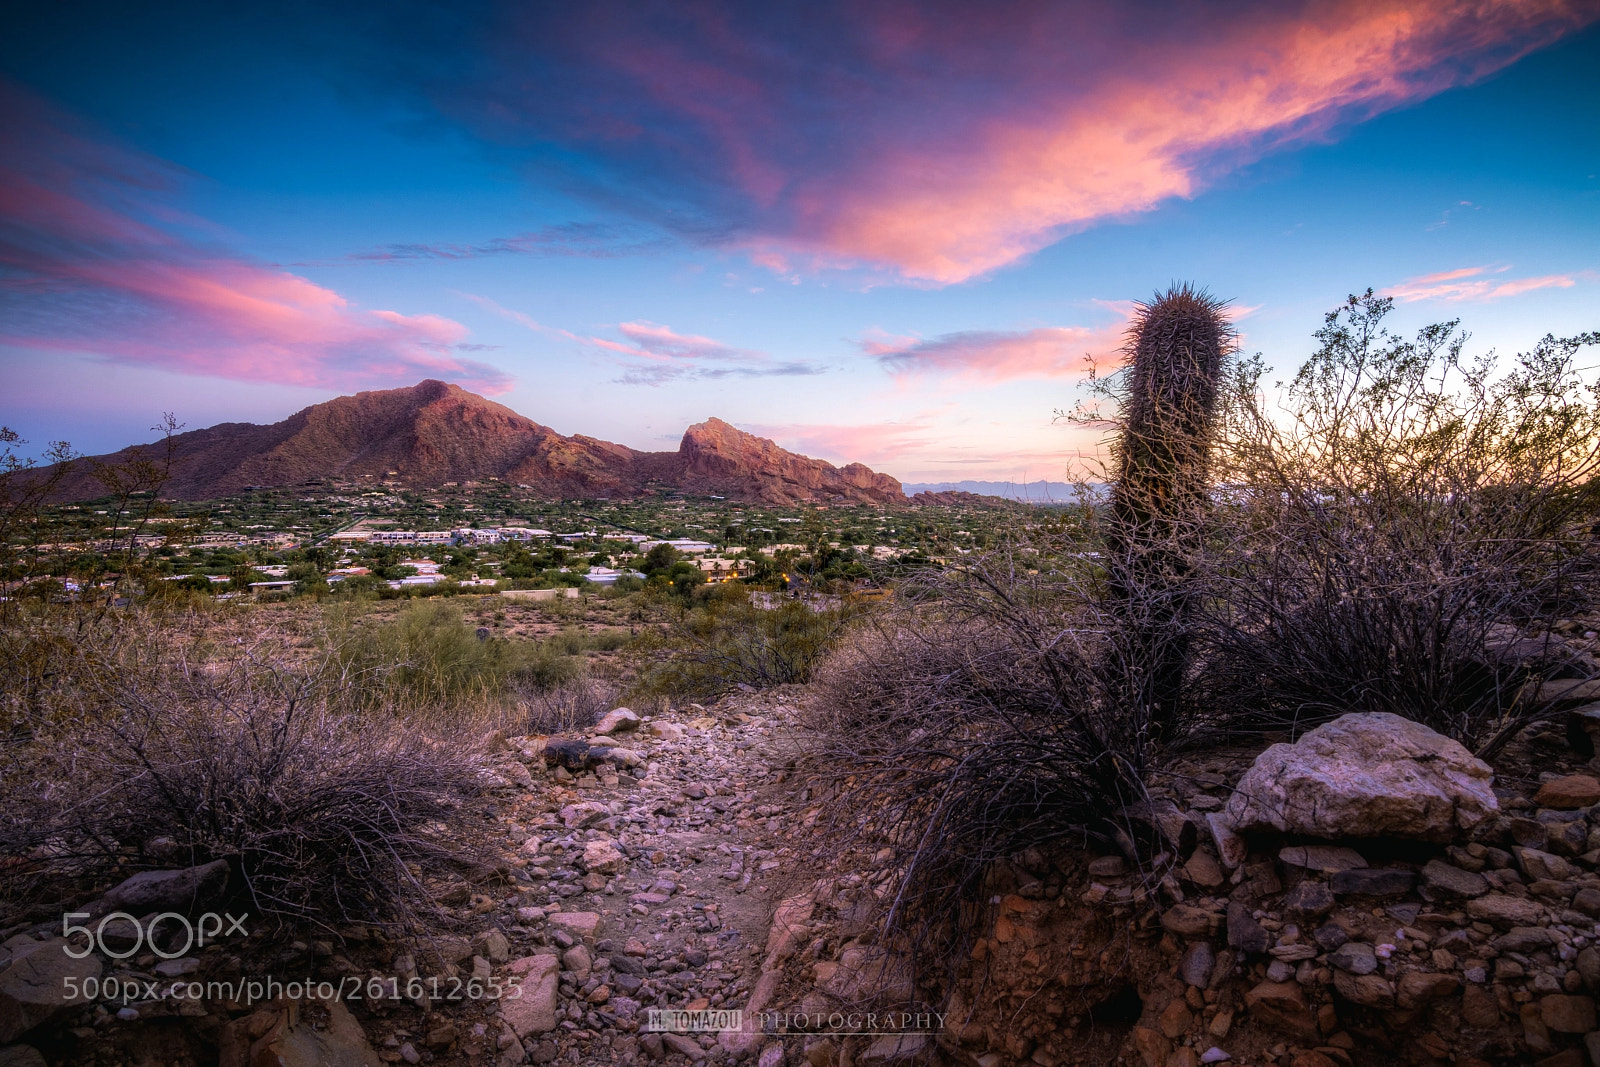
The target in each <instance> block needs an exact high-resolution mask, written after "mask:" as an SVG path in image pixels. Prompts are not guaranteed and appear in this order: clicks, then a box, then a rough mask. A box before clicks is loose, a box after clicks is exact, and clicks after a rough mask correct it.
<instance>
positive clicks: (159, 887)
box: [94, 860, 228, 915]
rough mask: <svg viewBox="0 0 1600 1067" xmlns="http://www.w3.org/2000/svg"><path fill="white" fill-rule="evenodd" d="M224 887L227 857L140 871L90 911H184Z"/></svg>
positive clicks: (214, 897)
mask: <svg viewBox="0 0 1600 1067" xmlns="http://www.w3.org/2000/svg"><path fill="white" fill-rule="evenodd" d="M227 887H228V861H227V860H216V861H214V862H212V863H207V864H205V865H203V866H200V867H188V868H185V869H183V870H181V871H141V872H139V873H138V874H136V875H134V876H133V877H132V878H129V879H128V880H127V881H125V882H122V883H121V884H120V885H118V886H117V887H116V888H114V889H112V890H111V892H109V893H107V894H106V895H105V897H104V899H102V900H101V901H100V902H99V906H98V907H96V908H94V911H95V912H96V913H97V914H106V913H109V912H113V911H126V912H130V913H132V914H134V915H146V914H148V913H150V912H161V911H177V912H183V913H184V914H188V913H189V912H190V911H191V910H194V909H196V908H200V907H202V906H203V905H205V904H207V903H209V902H210V901H213V900H216V899H217V898H218V897H219V896H221V895H222V892H223V890H225V889H226V888H227Z"/></svg>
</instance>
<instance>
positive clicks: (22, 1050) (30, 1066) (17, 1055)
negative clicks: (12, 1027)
mask: <svg viewBox="0 0 1600 1067" xmlns="http://www.w3.org/2000/svg"><path fill="white" fill-rule="evenodd" d="M0 1067H45V1062H44V1057H43V1056H42V1055H40V1054H39V1050H38V1049H36V1048H34V1047H33V1046H32V1045H7V1046H6V1047H5V1048H0Z"/></svg>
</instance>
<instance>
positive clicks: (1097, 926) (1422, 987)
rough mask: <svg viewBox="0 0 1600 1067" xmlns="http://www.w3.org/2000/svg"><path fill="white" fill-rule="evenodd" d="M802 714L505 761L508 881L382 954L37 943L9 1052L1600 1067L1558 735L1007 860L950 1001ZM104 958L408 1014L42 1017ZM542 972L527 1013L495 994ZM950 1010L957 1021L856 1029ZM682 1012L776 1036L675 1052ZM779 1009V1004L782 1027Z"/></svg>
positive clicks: (1287, 760)
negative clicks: (58, 985)
mask: <svg viewBox="0 0 1600 1067" xmlns="http://www.w3.org/2000/svg"><path fill="white" fill-rule="evenodd" d="M803 698H804V691H803V690H798V689H779V690H773V691H768V692H766V693H761V694H736V695H735V696H734V697H732V698H730V699H728V700H726V701H724V702H722V703H720V704H718V705H715V706H713V707H711V708H702V707H699V706H689V707H686V708H682V709H676V710H671V711H666V712H663V713H662V714H659V715H655V716H651V717H648V718H646V719H645V721H642V722H638V721H635V720H636V718H637V717H636V716H633V715H632V714H631V713H626V712H615V713H613V714H612V715H611V716H608V717H607V720H606V721H604V722H603V723H602V724H601V725H600V726H599V727H598V728H597V729H596V730H595V731H594V732H593V733H592V735H590V736H585V737H558V738H548V739H547V738H539V737H509V738H497V739H495V743H494V747H495V749H496V751H495V754H494V756H493V757H492V760H491V770H490V772H489V775H490V777H489V781H488V785H489V791H488V793H487V798H488V799H487V800H486V803H485V805H484V807H483V810H482V813H481V814H482V817H483V818H484V819H485V820H486V823H487V825H489V826H491V827H492V828H493V832H494V834H495V835H497V837H498V839H499V840H500V842H501V847H500V850H499V854H498V855H497V856H494V857H491V860H492V862H490V863H489V864H488V865H486V866H484V867H482V868H480V869H477V870H473V871H465V872H463V875H462V877H461V878H459V879H453V880H449V881H444V882H437V883H429V884H428V885H427V886H426V888H427V890H428V892H429V894H430V895H431V896H432V898H433V899H434V900H436V901H437V902H439V903H441V904H442V905H444V906H445V907H447V908H448V909H450V912H451V914H452V915H453V916H454V926H453V927H451V928H449V929H445V928H443V927H441V930H440V932H439V933H437V934H436V935H435V936H432V937H428V938H422V939H419V940H414V941H408V942H404V943H401V942H393V941H390V940H387V939H385V938H383V937H381V936H379V935H378V934H376V933H375V932H373V931H369V930H362V929H359V928H352V929H349V930H346V931H342V933H343V935H344V936H343V939H342V940H340V939H334V938H329V939H327V940H319V939H309V940H308V941H303V942H295V943H293V944H290V945H282V944H277V943H274V944H271V945H268V944H267V943H266V942H264V941H262V940H261V939H259V938H252V939H249V940H246V941H243V942H238V943H233V942H229V941H227V940H226V939H224V940H223V941H222V943H220V944H218V945H215V946H208V947H207V948H206V949H205V950H203V951H201V952H199V953H197V954H194V955H193V956H192V957H190V958H186V959H180V960H173V961H162V960H159V959H158V958H157V957H155V956H154V955H150V954H148V953H147V954H144V955H137V954H136V955H133V956H131V957H130V958H128V959H126V960H122V961H120V962H118V961H113V960H108V959H107V960H102V959H100V958H98V957H90V958H89V959H88V960H84V961H70V960H68V958H67V957H66V956H65V955H64V954H62V953H60V952H59V951H55V950H57V949H59V948H60V941H59V939H58V938H55V937H53V936H52V931H48V930H42V929H41V930H32V929H30V930H25V931H12V932H11V933H10V936H9V937H8V938H7V939H6V940H5V941H4V943H3V944H0V1041H12V1042H17V1043H15V1044H12V1045H9V1046H6V1047H4V1048H0V1065H32V1067H37V1065H38V1064H40V1063H42V1062H47V1063H50V1064H67V1063H71V1064H80V1063H81V1064H95V1065H107V1067H109V1065H113V1064H117V1065H122V1064H128V1065H132V1064H152V1065H154V1064H204V1063H213V1062H221V1063H224V1064H229V1065H234V1064H238V1065H246V1064H248V1065H250V1067H258V1065H284V1067H300V1065H310V1064H324V1063H333V1064H344V1063H349V1064H369V1065H376V1064H379V1063H436V1064H496V1065H512V1064H521V1063H528V1062H532V1063H562V1064H635V1063H640V1064H642V1063H657V1062H659V1063H664V1064H668V1065H676V1064H685V1065H686V1064H690V1063H695V1062H709V1063H716V1064H727V1063H734V1062H741V1063H750V1064H758V1065H759V1067H781V1065H782V1064H790V1065H796V1064H800V1063H807V1064H810V1065H812V1067H855V1065H862V1064H876V1063H896V1062H903V1063H913V1062H928V1063H944V1064H963V1065H973V1067H1000V1065H1003V1064H1034V1065H1038V1067H1055V1065H1064V1064H1111V1063H1123V1064H1130V1065H1139V1067H1198V1065H1200V1064H1211V1063H1232V1064H1241V1065H1245V1064H1249V1065H1255V1064H1260V1065H1266V1064H1273V1065H1277V1067H1360V1065H1366V1064H1380V1063H1382V1064H1386V1065H1387V1064H1391V1063H1394V1062H1402V1063H1415V1064H1447V1063H1448V1064H1454V1065H1457V1067H1476V1065H1482V1064H1497V1063H1537V1064H1541V1065H1543V1067H1581V1065H1583V1064H1586V1063H1588V1064H1594V1065H1597V1067H1600V1024H1597V1021H1596V1007H1595V999H1594V997H1595V996H1596V994H1597V993H1600V781H1596V780H1595V779H1593V778H1591V777H1588V767H1587V766H1586V761H1587V759H1588V753H1587V752H1586V751H1580V750H1581V749H1582V745H1581V743H1580V742H1581V741H1582V740H1583V739H1582V738H1581V737H1576V735H1575V738H1574V739H1569V738H1568V737H1567V736H1566V735H1565V733H1564V732H1563V731H1561V730H1557V729H1545V730H1536V731H1533V732H1531V733H1530V734H1529V735H1527V736H1526V737H1524V738H1523V739H1521V740H1520V741H1519V742H1518V744H1517V745H1516V746H1515V747H1514V748H1513V750H1512V751H1511V752H1510V753H1508V755H1507V757H1506V758H1505V759H1504V760H1502V761H1501V763H1502V773H1500V774H1499V775H1498V776H1491V774H1490V772H1489V769H1488V768H1487V767H1486V766H1484V765H1482V764H1481V763H1478V762H1477V761H1475V760H1473V759H1472V758H1471V757H1470V756H1468V755H1467V754H1466V753H1465V751H1464V750H1461V749H1460V747H1459V746H1455V745H1453V743H1451V742H1448V741H1446V740H1445V739H1443V738H1441V737H1439V736H1438V735H1436V734H1431V732H1429V731H1426V730H1423V729H1421V728H1419V727H1414V726H1412V725H1411V724H1407V723H1404V722H1403V721H1401V720H1394V721H1390V720H1389V718H1387V717H1380V716H1347V717H1345V718H1344V719H1341V720H1338V721H1337V722H1336V723H1334V724H1330V725H1329V726H1326V727H1323V728H1321V729H1319V730H1318V731H1314V732H1313V733H1312V734H1308V735H1307V736H1306V737H1304V738H1302V739H1301V740H1300V741H1299V742H1298V743H1297V744H1295V745H1292V746H1291V745H1278V746H1273V747H1272V748H1270V749H1268V750H1267V751H1266V752H1264V753H1261V752H1259V751H1258V750H1238V751H1223V752H1213V753H1210V754H1208V755H1206V756H1205V757H1203V758H1198V759H1195V760H1192V761H1190V762H1188V763H1186V764H1184V765H1181V766H1179V767H1178V768H1175V769H1174V770H1173V772H1172V773H1170V774H1168V775H1166V776H1164V777H1163V778H1161V779H1160V780H1158V781H1157V782H1156V783H1155V787H1154V792H1153V796H1152V799H1151V802H1150V803H1149V804H1148V805H1146V806H1144V807H1143V808H1141V809H1140V810H1137V811H1133V812H1130V813H1129V816H1130V818H1132V819H1135V820H1143V821H1145V822H1147V823H1149V824H1150V825H1152V826H1155V827H1159V828H1160V829H1161V831H1162V833H1163V834H1165V835H1166V838H1167V839H1168V840H1169V841H1172V842H1176V847H1175V848H1173V849H1170V850H1169V851H1167V852H1166V853H1163V854H1162V855H1159V856H1156V857H1154V858H1153V859H1148V858H1147V859H1146V860H1144V861H1143V862H1142V863H1135V862H1132V861H1131V860H1130V858H1129V857H1126V856H1123V855H1117V854H1113V855H1097V854H1093V853H1086V852H1081V851H1072V850H1059V851H1050V850H1048V849H1030V850H1027V851H1026V852H1024V853H1023V854H1021V855H1019V856H1017V857H1015V858H1014V859H1013V860H1012V862H1010V863H1009V864H1005V865H1003V866H1002V869H1001V870H999V871H997V872H996V880H995V885H996V889H997V892H996V893H995V896H994V898H993V900H992V901H991V902H990V903H991V913H990V915H989V917H988V920H987V923H986V926H985V928H984V930H983V936H982V937H981V938H980V939H979V940H978V941H977V943H976V945H975V948H974V949H973V951H972V953H971V958H970V960H968V961H966V964H965V966H964V969H963V972H962V975H961V977H960V978H959V980H958V981H957V982H956V983H955V985H954V987H953V988H950V987H946V986H944V985H942V984H941V983H940V982H929V981H927V980H926V978H925V980H923V981H920V982H913V981H912V980H911V977H910V974H909V971H908V969H907V966H906V961H904V960H903V959H901V958H899V957H898V956H896V955H895V954H893V953H891V952H889V951H886V950H885V948H884V947H883V946H881V945H880V944H878V942H877V937H876V924H875V919H876V917H877V916H878V915H879V914H880V911H881V907H882V902H883V899H884V897H885V894H886V892H887V889H888V887H889V886H891V885H892V882H893V873H894V872H893V862H894V861H893V855H892V852H891V851H890V850H887V849H883V850H879V851H878V852H876V853H874V854H870V855H857V856H851V857H849V859H848V862H847V863H845V864H843V865H836V867H835V868H834V869H827V868H825V867H824V866H822V863H823V859H825V858H826V856H825V855H824V856H823V858H819V852H818V849H817V845H818V842H817V841H816V840H815V830H814V829H812V828H811V827H810V826H809V825H808V824H809V823H810V822H811V820H812V819H813V818H814V817H815V815H816V807H815V801H814V799H813V798H811V797H810V796H809V793H808V791H807V790H806V787H805V783H804V782H803V781H800V780H796V779H794V778H792V777H791V773H792V772H790V771H787V770H786V769H785V768H786V767H788V766H790V756H791V754H792V741H793V738H792V735H793V732H794V730H795V728H796V723H797V716H798V712H797V708H798V706H799V702H800V701H801V700H802V699H803ZM1574 721H1575V722H1581V721H1582V716H1579V717H1577V718H1576V719H1575V720H1574ZM1579 732H1580V733H1581V732H1582V731H1581V730H1580V731H1579ZM1574 744H1578V749H1580V750H1575V749H1574V747H1573V745H1574ZM1375 831H1376V832H1375ZM824 851H825V850H824ZM176 877H178V876H176V875H175V876H174V878H176ZM183 877H187V878H189V879H190V883H194V884H190V883H184V884H182V885H179V884H177V883H176V882H174V883H172V884H171V885H167V886H166V888H165V889H163V888H162V884H165V883H161V884H158V883H157V882H152V883H151V884H149V885H146V886H144V887H143V888H142V889H139V892H140V893H143V894H144V895H143V896H139V895H138V894H137V893H134V892H133V890H131V889H128V888H127V887H119V888H118V890H116V891H114V892H113V897H115V901H113V902H121V904H122V905H123V906H125V907H126V908H127V910H130V911H134V912H135V913H139V914H143V912H144V910H150V911H154V910H158V909H159V908H161V907H164V906H166V904H165V903H164V900H165V898H163V897H161V893H163V892H167V893H169V895H171V891H175V890H182V891H183V892H187V893H189V894H191V895H192V894H193V893H194V892H195V891H196V885H197V884H198V882H196V880H197V879H198V880H200V881H203V880H204V879H205V878H208V877H210V875H207V874H205V872H203V871H200V872H189V873H188V874H186V875H184V876H183ZM135 888H138V887H135ZM119 893H120V894H122V895H121V896H116V894H119ZM129 894H133V895H131V896H130V895H129ZM152 894H153V895H152ZM107 899H108V901H110V900H112V897H108V898H107ZM130 901H131V902H130ZM107 910H109V905H107ZM63 960H67V962H66V963H62V962H61V961H63ZM91 967H92V968H93V969H94V973H95V974H96V975H98V976H100V977H112V976H116V977H118V978H119V979H133V980H136V981H137V982H138V983H139V988H141V989H143V988H145V986H144V985H143V983H145V982H146V981H150V980H155V979H172V978H184V979H188V978H196V979H204V980H211V979H223V978H229V977H233V978H238V977H241V976H246V977H247V976H249V975H251V974H256V973H262V974H264V973H273V974H276V975H278V976H279V977H280V978H283V979H285V980H287V979H288V978H290V977H292V976H295V975H305V976H312V977H315V978H317V979H318V980H328V981H336V980H344V981H347V982H355V983H358V984H359V985H360V986H361V988H362V989H370V988H372V986H371V983H373V982H376V983H378V988H385V987H384V983H393V984H392V985H391V986H389V987H388V988H393V989H395V990H396V991H397V995H395V996H384V997H379V998H378V999H373V998H371V997H363V998H361V999H350V998H346V999H345V1000H344V1001H342V1002H341V1001H339V1000H337V999H336V1000H332V1001H319V1000H315V999H313V1000H306V999H303V998H302V999H301V1000H298V1001H295V1002H292V1003H291V1002H288V1001H278V1002H274V1003H269V1004H261V1003H255V1004H244V1003H240V1002H239V1001H238V1000H237V999H229V998H223V997H212V998H203V999H201V1000H199V1001H189V1002H183V1003H177V1002H174V1001H172V1000H170V999H164V998H155V999H151V998H148V997H140V998H137V999H133V1000H131V1001H130V1000H129V999H128V998H126V997H123V998H120V999H119V998H104V997H102V998H99V999H97V1000H91V1001H87V1002H83V1003H80V1004H78V1005H76V1006H71V1007H68V1008H66V1009H64V1010H63V1009H60V1008H58V1007H54V1006H51V1005H48V1004H44V1003H43V1002H42V1001H41V998H40V996H39V995H38V993H39V991H40V990H42V989H46V988H50V987H51V984H52V983H53V982H56V981H58V980H59V979H60V978H61V977H62V974H63V973H64V972H65V971H72V972H73V973H75V974H76V975H77V976H79V977H80V978H81V977H83V976H85V975H87V974H88V973H89V968H91ZM512 979H516V980H518V981H519V982H520V985H521V988H522V990H523V993H522V995H521V996H520V997H517V998H515V999H495V998H493V997H492V996H490V995H487V994H486V991H487V990H488V989H489V988H490V987H491V986H492V985H493V984H497V983H506V982H508V981H510V980H512ZM413 980H415V981H414V982H413ZM408 987H409V988H408ZM473 990H478V993H477V994H474V993H473V992H472V991H473ZM917 1003H921V1004H925V1005H926V1004H936V1005H939V1006H940V1007H939V1013H938V1016H937V1018H936V1019H935V1020H933V1021H932V1022H931V1023H930V1022H928V1021H927V1020H916V1021H914V1022H911V1023H909V1024H908V1021H907V1020H906V1019H905V1018H900V1019H899V1023H900V1025H899V1026H890V1027H885V1026H884V1025H883V1024H882V1023H881V1022H879V1023H874V1024H870V1026H871V1029H868V1025H867V1024H862V1025H856V1026H855V1027H854V1028H853V1029H852V1028H851V1027H850V1026H844V1027H841V1026H839V1025H837V1024H829V1023H828V1022H827V1021H826V1020H828V1019H829V1018H830V1017H831V1016H838V1017H840V1018H844V1017H847V1016H849V1015H850V1013H851V1012H865V1011H870V1010H874V1009H878V1010H883V1009H900V1008H903V1007H905V1006H909V1005H913V1004H917ZM653 1008H675V1009H686V1010H691V1011H700V1010H715V1009H720V1008H738V1009H743V1010H744V1012H745V1020H746V1021H745V1026H744V1029H743V1030H742V1031H739V1032H729V1033H722V1034H704V1035H693V1034H660V1033H651V1032H648V1031H647V1030H646V1029H645V1028H644V1026H643V1023H644V1020H645V1016H646V1013H647V1012H648V1011H649V1010H650V1009H653ZM761 1012H768V1013H777V1014H776V1015H768V1016H766V1017H765V1018H766V1021H767V1027H766V1032H763V1031H762V1030H761V1028H760V1025H759V1022H758V1020H760V1019H762V1018H763V1016H761V1015H760V1014H759V1013H761ZM887 1015H888V1012H884V1016H883V1017H885V1018H886V1017H887ZM41 1024H42V1025H41ZM875 1030H882V1031H895V1032H893V1033H891V1032H884V1033H875V1032H874V1031H875ZM899 1031H909V1034H908V1035H905V1034H901V1033H899ZM846 1035H848V1036H846Z"/></svg>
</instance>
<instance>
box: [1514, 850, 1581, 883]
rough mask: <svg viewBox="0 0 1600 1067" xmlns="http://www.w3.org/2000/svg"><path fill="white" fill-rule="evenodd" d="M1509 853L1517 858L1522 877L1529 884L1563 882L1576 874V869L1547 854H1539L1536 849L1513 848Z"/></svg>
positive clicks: (1562, 860)
mask: <svg viewBox="0 0 1600 1067" xmlns="http://www.w3.org/2000/svg"><path fill="white" fill-rule="evenodd" d="M1511 852H1512V855H1514V856H1516V857H1517V866H1518V867H1519V868H1521V870H1522V873H1523V876H1524V877H1526V878H1527V879H1528V880H1529V881H1530V882H1542V881H1551V882H1564V881H1566V880H1567V879H1569V878H1574V877H1576V876H1577V874H1578V868H1576V867H1574V866H1573V865H1572V864H1571V863H1568V862H1567V861H1566V860H1564V859H1562V858H1561V857H1560V856H1556V855H1553V854H1551V853H1549V852H1541V851H1540V850H1538V849H1536V848H1514V849H1512V850H1511Z"/></svg>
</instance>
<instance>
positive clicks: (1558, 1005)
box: [1539, 779, 1595, 1034]
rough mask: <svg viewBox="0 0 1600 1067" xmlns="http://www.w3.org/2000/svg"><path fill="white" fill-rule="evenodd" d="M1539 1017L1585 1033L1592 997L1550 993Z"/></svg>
mask: <svg viewBox="0 0 1600 1067" xmlns="http://www.w3.org/2000/svg"><path fill="white" fill-rule="evenodd" d="M1590 781H1593V779H1590ZM1539 1018H1540V1019H1541V1020H1543V1021H1544V1024H1545V1025H1546V1026H1548V1027H1549V1028H1550V1029H1552V1030H1554V1031H1556V1032H1557V1033H1562V1034H1586V1033H1588V1032H1589V1031H1591V1030H1593V1029H1594V1028H1595V1011H1594V998H1592V997H1586V996H1570V995H1568V994H1564V993H1552V994H1550V995H1549V996H1545V997H1541V998H1540V1000H1539Z"/></svg>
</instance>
